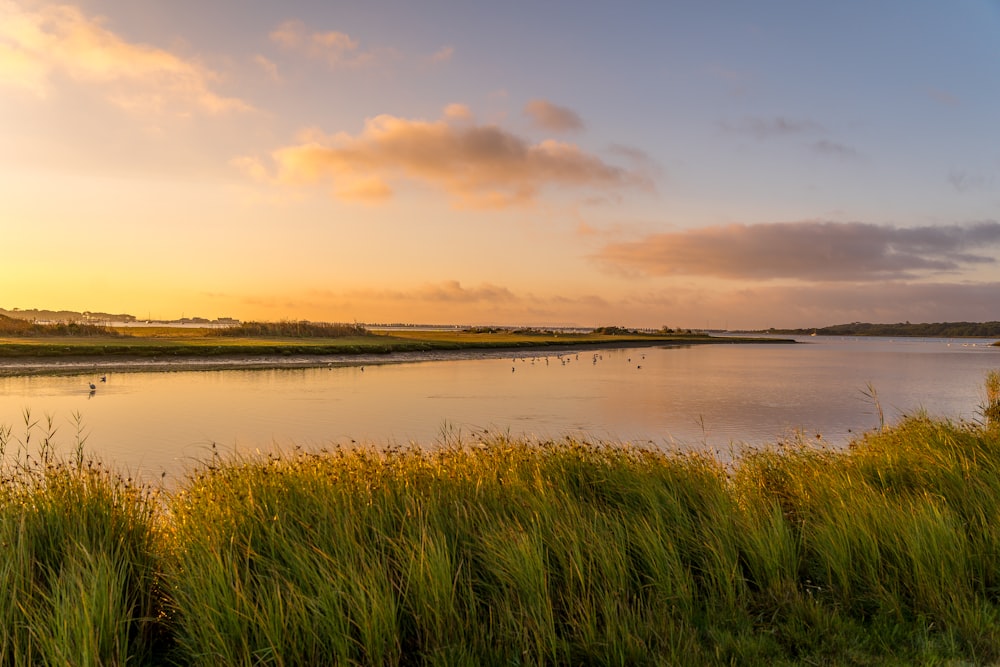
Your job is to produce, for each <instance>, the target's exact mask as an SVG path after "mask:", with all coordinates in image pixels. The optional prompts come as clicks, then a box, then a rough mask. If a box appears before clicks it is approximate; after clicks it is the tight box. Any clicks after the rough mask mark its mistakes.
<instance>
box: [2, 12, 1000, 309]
mask: <svg viewBox="0 0 1000 667" xmlns="http://www.w3.org/2000/svg"><path fill="white" fill-rule="evenodd" d="M751 5H752V6H751ZM830 5H835V6H830ZM998 34H1000V3H998V2H996V1H995V0H982V1H972V0H970V1H969V2H963V3H937V2H930V1H929V0H926V1H919V2H910V1H906V0H891V1H890V2H884V3H878V5H877V6H874V5H872V4H871V3H866V2H861V1H860V0H853V1H850V2H843V3H801V2H793V1H792V0H773V1H765V2H761V3H741V2H737V1H735V0H728V1H720V2H713V3H688V2H662V3H660V2H655V3H654V2H639V3H635V4H632V5H629V7H628V10H627V11H623V10H622V9H620V8H615V7H612V6H611V5H609V4H607V3H596V2H584V3H577V2H573V3H570V2H553V3H544V5H543V6H538V3H526V2H513V3H493V4H485V3H458V2H444V1H440V2H426V3H403V2H399V1H398V0H394V1H388V0H380V1H377V2H371V3H357V6H342V5H340V4H336V3H323V2H315V1H303V0H293V1H290V2H286V3H263V2H255V1H251V2H236V1H235V0H220V1H219V2H214V3H211V4H210V5H208V6H205V5H203V4H202V3H195V2H192V1H191V0H178V1H177V2H170V3H167V2H162V1H151V0H135V1H132V2H127V3H126V2H121V1H120V0H93V1H90V0H88V1H85V2H78V3H73V4H56V3H48V2H36V1H33V0H0V234H2V236H0V239H2V241H0V243H2V249H3V250H2V263H0V308H7V309H11V308H24V309H27V308H44V309H70V310H95V311H106V312H119V313H120V312H127V313H131V314H133V315H136V316H139V317H147V316H151V317H154V318H171V319H172V318H178V317H182V316H187V317H192V316H201V317H219V316H229V317H237V318H240V319H244V320H247V319H264V320H277V319H286V318H290V319H311V320H317V321H359V322H424V323H462V324H517V325H553V326H554V325H581V326H598V325H612V324H620V325H627V326H650V327H658V326H662V325H667V326H680V327H713V328H718V327H732V328H736V327H749V328H761V327H769V326H775V327H787V326H822V325H828V324H834V323H839V322H851V321H873V322H896V321H906V320H909V321H914V322H918V321H919V322H923V321H944V320H979V321H985V320H996V319H1000V312H998V310H1000V309H998V307H997V305H996V304H997V303H1000V300H998V299H997V297H996V296H995V295H996V294H998V293H1000V289H998V287H1000V265H998V257H1000V213H998V212H1000V133H998V132H997V131H996V119H997V118H1000V87H998V86H997V85H996V84H997V81H1000V40H998V39H996V36H997V35H998Z"/></svg>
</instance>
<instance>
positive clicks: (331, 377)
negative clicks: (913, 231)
mask: <svg viewBox="0 0 1000 667" xmlns="http://www.w3.org/2000/svg"><path fill="white" fill-rule="evenodd" d="M797 340H798V341H800V344H797V345H775V344H766V345H763V344H758V345H754V344H740V345H696V346H690V347H681V348H661V347H646V348H629V349H604V350H586V351H584V350H581V351H579V352H578V353H577V352H572V353H568V354H567V353H563V354H561V355H556V354H555V353H552V352H549V353H548V354H545V353H524V352H523V351H516V352H496V353H477V354H474V355H468V356H470V357H471V358H460V359H449V360H431V361H419V362H417V361H411V362H405V363H390V364H379V365H366V366H363V367H361V366H342V367H323V368H305V369H303V368H297V369H277V370H276V369H269V370H223V371H183V372H136V373H123V372H119V373H108V374H107V382H100V381H99V380H98V376H99V374H100V371H96V372H95V374H89V375H61V376H24V377H0V425H5V426H7V427H10V435H9V442H8V445H7V452H6V456H7V457H8V458H10V457H11V456H12V455H14V454H16V452H17V451H18V450H19V449H20V450H21V451H22V453H23V451H24V447H23V446H22V443H23V442H24V441H25V440H26V435H25V434H26V429H25V423H24V416H23V415H24V411H25V410H30V414H31V419H32V420H38V421H39V422H40V424H39V426H38V427H36V429H35V431H34V433H33V434H32V436H31V440H30V441H29V442H28V450H29V451H30V452H31V453H32V454H35V453H37V443H38V441H39V439H40V437H41V431H42V430H44V427H45V424H46V421H47V418H51V421H52V424H53V426H54V427H55V428H56V429H57V431H56V433H55V435H54V437H53V441H54V442H55V443H56V445H57V450H58V451H60V452H62V453H68V452H70V451H72V450H73V443H74V442H75V440H76V437H77V433H76V428H75V426H74V424H73V415H79V416H80V417H81V419H82V424H83V427H84V430H83V435H85V436H86V438H87V439H86V449H87V451H89V452H91V453H93V454H95V455H97V456H98V457H100V458H101V459H103V460H104V461H105V462H108V463H111V464H113V465H114V466H116V467H117V468H119V469H121V470H124V471H127V472H129V473H130V474H138V475H142V476H143V477H147V478H154V477H157V478H158V477H160V475H161V474H162V473H166V474H167V476H168V478H169V479H177V478H179V477H180V476H182V475H183V474H184V472H185V471H188V470H190V469H191V468H192V467H193V466H194V465H195V464H196V462H197V461H199V460H204V459H206V458H207V457H209V456H210V455H211V451H212V449H211V447H212V444H213V443H214V444H215V446H216V447H217V448H218V450H219V451H220V452H221V453H223V454H225V453H227V452H231V451H234V450H239V451H243V452H252V451H254V450H258V449H259V450H273V449H274V448H290V447H293V446H301V447H304V448H309V449H320V448H323V447H329V446H331V445H335V444H345V445H349V444H352V443H365V444H375V445H380V446H382V445H387V444H408V443H411V442H417V443H420V444H421V445H428V446H433V445H435V444H437V443H440V442H442V441H444V440H446V439H454V438H457V437H461V438H462V439H463V440H466V441H469V442H475V441H477V440H478V439H479V438H480V437H482V432H483V431H490V432H494V433H495V432H498V431H500V432H506V433H510V434H511V435H512V436H520V435H528V436H532V437H537V438H560V437H564V436H566V435H571V436H578V437H585V438H587V439H590V440H612V441H633V442H641V443H646V444H650V443H651V444H653V445H656V446H662V447H670V448H680V449H688V450H690V449H712V450H715V451H717V452H719V453H721V454H722V455H723V456H726V455H728V454H730V453H731V452H732V451H733V450H734V448H735V447H734V446H738V445H742V444H748V445H762V444H767V443H775V442H778V441H780V440H788V439H793V438H796V437H802V438H805V439H807V440H809V441H811V442H821V443H826V444H828V445H830V446H838V447H839V446H844V445H846V444H847V443H848V442H849V441H850V439H851V438H852V437H854V436H855V435H857V434H859V433H861V432H863V431H866V430H871V429H873V428H877V427H878V424H879V421H878V416H877V411H876V406H875V402H874V401H873V400H872V398H871V397H870V396H866V393H868V392H869V387H872V388H874V390H875V391H876V393H877V397H878V402H879V404H880V405H881V407H882V409H883V410H884V413H885V417H886V420H887V421H888V422H890V423H891V422H894V421H897V420H898V419H899V418H900V416H901V415H904V414H911V413H913V412H915V411H917V410H920V409H924V410H926V411H927V412H928V413H930V414H931V415H932V416H936V417H948V418H952V419H956V420H957V419H966V420H971V419H975V418H977V415H978V408H979V406H980V405H981V404H982V402H983V400H984V390H983V380H984V378H985V375H986V373H987V372H988V371H990V370H992V369H1000V348H998V347H991V346H990V345H989V343H991V342H993V340H968V339H948V340H945V339H887V338H850V337H845V338H833V337H822V336H816V337H803V338H797ZM90 382H95V383H96V384H97V389H96V391H94V392H90V390H89V386H88V385H89V383H90Z"/></svg>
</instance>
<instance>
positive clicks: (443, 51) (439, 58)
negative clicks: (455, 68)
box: [431, 46, 455, 63]
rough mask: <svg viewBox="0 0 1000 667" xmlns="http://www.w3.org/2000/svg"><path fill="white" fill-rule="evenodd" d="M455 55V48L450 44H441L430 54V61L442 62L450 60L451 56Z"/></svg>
mask: <svg viewBox="0 0 1000 667" xmlns="http://www.w3.org/2000/svg"><path fill="white" fill-rule="evenodd" d="M453 55H455V48H454V47H451V46H443V47H441V48H440V49H438V51H437V52H436V53H434V55H432V56H431V62H435V63H444V62H448V61H449V60H451V57H452V56H453Z"/></svg>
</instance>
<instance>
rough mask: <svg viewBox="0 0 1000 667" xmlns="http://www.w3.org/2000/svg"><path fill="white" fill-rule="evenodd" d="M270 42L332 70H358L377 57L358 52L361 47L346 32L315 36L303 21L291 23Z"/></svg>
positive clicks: (285, 23) (283, 25)
mask: <svg viewBox="0 0 1000 667" xmlns="http://www.w3.org/2000/svg"><path fill="white" fill-rule="evenodd" d="M269 37H270V38H271V41H272V42H274V43H275V44H277V45H278V46H281V47H282V48H284V49H286V50H289V51H294V52H297V53H301V54H303V55H306V56H308V57H310V58H313V59H316V60H322V61H325V62H326V63H327V64H328V65H329V66H330V67H333V68H339V67H358V66H361V65H366V64H369V63H371V62H372V61H373V60H374V58H375V55H374V54H373V53H371V52H368V51H362V50H360V49H359V46H360V43H359V42H358V40H356V39H353V38H352V37H351V36H350V35H348V34H347V33H343V32H337V31H328V32H313V31H310V30H309V29H308V28H307V27H306V25H305V24H304V23H303V22H302V21H298V20H288V21H285V22H284V23H282V24H281V25H279V26H278V27H277V28H275V29H274V30H272V31H271V33H270V35H269Z"/></svg>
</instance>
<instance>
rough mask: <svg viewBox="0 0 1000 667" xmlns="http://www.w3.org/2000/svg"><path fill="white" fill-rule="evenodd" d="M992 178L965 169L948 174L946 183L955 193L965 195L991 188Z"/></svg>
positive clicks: (954, 170)
mask: <svg viewBox="0 0 1000 667" xmlns="http://www.w3.org/2000/svg"><path fill="white" fill-rule="evenodd" d="M993 181H994V178H993V177H992V176H987V175H986V174H982V173H979V172H970V171H967V170H965V169H953V170H951V171H950V172H948V182H949V183H950V184H951V187H953V188H955V191H956V192H961V193H966V192H973V191H977V190H989V189H991V188H992V187H993Z"/></svg>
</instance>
